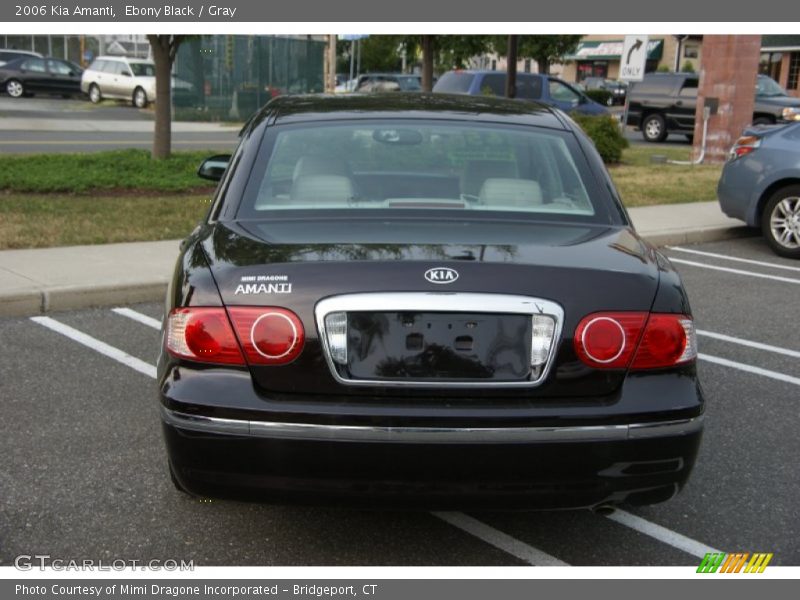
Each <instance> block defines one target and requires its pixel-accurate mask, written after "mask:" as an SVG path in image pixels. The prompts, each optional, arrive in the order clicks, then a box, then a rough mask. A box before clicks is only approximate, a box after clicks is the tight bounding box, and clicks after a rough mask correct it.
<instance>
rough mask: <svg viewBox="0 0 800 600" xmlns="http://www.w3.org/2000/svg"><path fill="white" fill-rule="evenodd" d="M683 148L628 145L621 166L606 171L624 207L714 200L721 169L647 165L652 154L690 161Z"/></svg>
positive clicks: (718, 167) (687, 150)
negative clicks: (609, 174)
mask: <svg viewBox="0 0 800 600" xmlns="http://www.w3.org/2000/svg"><path fill="white" fill-rule="evenodd" d="M691 151H692V148H691V146H689V145H686V146H675V147H667V146H650V145H647V146H642V145H635V146H634V145H631V147H630V148H628V149H626V150H625V151H624V152H623V153H622V162H621V163H620V164H619V165H613V166H611V167H610V168H609V172H610V173H611V178H612V179H613V180H614V184H615V185H616V186H617V189H618V190H619V193H620V195H621V196H622V201H623V203H624V204H625V206H627V207H633V206H650V205H652V204H675V203H679V202H706V201H712V200H716V199H717V193H716V191H717V182H718V181H719V176H720V173H721V172H722V165H670V164H656V163H651V162H650V157H651V156H652V155H654V154H661V155H665V156H666V157H667V158H668V159H670V160H689V158H690V154H691Z"/></svg>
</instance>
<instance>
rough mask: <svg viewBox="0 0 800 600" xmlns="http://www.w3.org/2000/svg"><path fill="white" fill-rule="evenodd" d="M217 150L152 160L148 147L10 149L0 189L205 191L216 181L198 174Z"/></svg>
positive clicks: (2, 164) (0, 165) (41, 191)
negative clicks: (47, 151)
mask: <svg viewBox="0 0 800 600" xmlns="http://www.w3.org/2000/svg"><path fill="white" fill-rule="evenodd" d="M212 154H217V152H214V151H213V150H200V151H191V152H174V153H173V155H172V156H171V157H170V158H168V159H167V160H153V159H151V158H150V152H149V151H148V150H136V149H130V150H109V151H105V152H91V153H74V154H68V153H64V154H10V155H5V156H3V160H2V161H0V190H3V191H7V192H30V193H38V194H44V193H53V192H62V193H66V194H85V193H89V192H93V193H96V192H102V191H106V192H112V193H114V194H115V193H117V192H119V191H125V192H127V193H130V192H131V191H135V192H145V193H147V194H150V193H153V192H158V193H164V192H167V193H176V192H177V193H187V192H192V191H194V192H198V193H202V192H205V191H208V190H213V189H214V185H213V182H210V181H205V180H203V179H200V178H199V177H197V167H199V166H200V163H201V162H202V160H203V159H204V158H207V157H209V156H211V155H212Z"/></svg>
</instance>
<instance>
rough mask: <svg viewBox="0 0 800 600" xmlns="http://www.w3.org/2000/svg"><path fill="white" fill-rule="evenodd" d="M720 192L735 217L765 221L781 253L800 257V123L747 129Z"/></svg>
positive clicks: (769, 239) (724, 171)
mask: <svg viewBox="0 0 800 600" xmlns="http://www.w3.org/2000/svg"><path fill="white" fill-rule="evenodd" d="M717 197H718V198H719V203H720V206H721V207H722V210H723V212H724V213H725V214H727V215H728V216H729V217H733V218H735V219H741V220H742V221H745V222H746V223H747V224H748V225H750V226H752V227H760V228H761V231H762V233H763V234H764V237H765V238H766V240H767V242H768V243H769V245H770V247H771V248H772V249H773V250H774V251H775V253H776V254H779V255H781V256H786V257H789V258H800V123H791V124H788V125H772V126H762V127H753V128H750V129H747V130H745V132H744V135H743V136H742V137H740V138H739V139H738V140H737V141H736V143H735V144H734V146H733V148H731V153H730V158H729V159H728V162H727V163H726V164H725V167H724V168H723V169H722V177H721V178H720V180H719V184H718V186H717Z"/></svg>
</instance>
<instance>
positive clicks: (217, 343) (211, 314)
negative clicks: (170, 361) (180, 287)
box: [166, 308, 245, 365]
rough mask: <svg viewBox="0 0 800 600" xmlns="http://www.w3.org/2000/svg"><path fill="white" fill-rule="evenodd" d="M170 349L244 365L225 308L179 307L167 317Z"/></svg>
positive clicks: (193, 357)
mask: <svg viewBox="0 0 800 600" xmlns="http://www.w3.org/2000/svg"><path fill="white" fill-rule="evenodd" d="M166 340H167V351H168V352H169V353H170V354H172V355H173V356H176V357H178V358H185V359H188V360H194V361H198V362H203V363H212V364H225V365H244V364H245V362H244V357H243V356H242V351H241V350H240V348H239V344H238V342H237V341H236V336H235V335H234V333H233V329H232V328H231V324H230V321H228V315H227V314H226V313H225V309H224V308H176V309H173V310H172V311H171V312H170V313H169V318H168V319H167V336H166Z"/></svg>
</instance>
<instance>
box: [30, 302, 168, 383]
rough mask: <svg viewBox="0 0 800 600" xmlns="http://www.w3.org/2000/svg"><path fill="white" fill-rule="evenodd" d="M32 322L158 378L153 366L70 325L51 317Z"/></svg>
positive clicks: (39, 318)
mask: <svg viewBox="0 0 800 600" xmlns="http://www.w3.org/2000/svg"><path fill="white" fill-rule="evenodd" d="M31 321H33V322H34V323H38V324H39V325H43V326H44V327H47V328H48V329H52V330H53V331H55V332H57V333H60V334H61V335H64V336H66V337H68V338H69V339H71V340H74V341H76V342H78V343H79V344H83V345H84V346H86V347H87V348H91V349H92V350H94V351H96V352H99V353H100V354H103V355H105V356H107V357H108V358H111V359H113V360H115V361H117V362H119V363H122V364H123V365H125V366H126V367H130V368H131V369H134V370H136V371H139V373H143V374H144V375H147V376H148V377H152V378H153V379H155V378H156V368H155V367H154V366H153V365H150V364H148V363H146V362H144V361H143V360H140V359H138V358H136V357H135V356H131V355H130V354H128V353H127V352H123V351H122V350H119V349H118V348H115V347H114V346H109V345H108V344H106V343H105V342H101V341H100V340H98V339H96V338H93V337H92V336H90V335H86V334H85V333H83V332H82V331H78V330H77V329H73V328H72V327H70V326H69V325H64V323H61V322H59V321H56V320H55V319H51V318H50V317H31Z"/></svg>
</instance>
